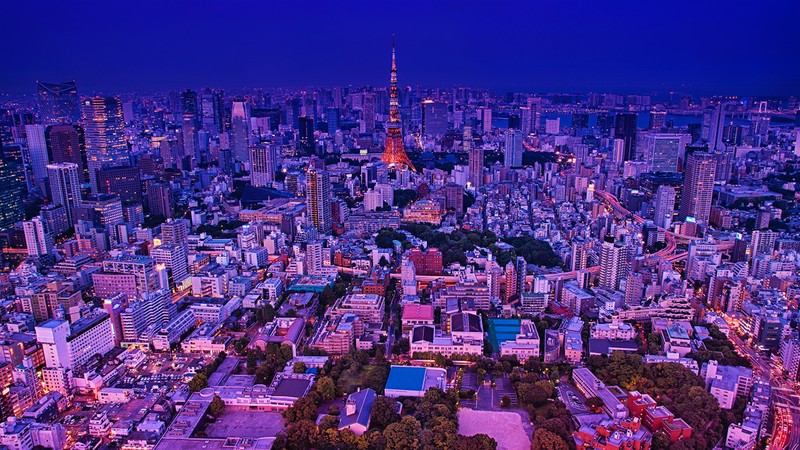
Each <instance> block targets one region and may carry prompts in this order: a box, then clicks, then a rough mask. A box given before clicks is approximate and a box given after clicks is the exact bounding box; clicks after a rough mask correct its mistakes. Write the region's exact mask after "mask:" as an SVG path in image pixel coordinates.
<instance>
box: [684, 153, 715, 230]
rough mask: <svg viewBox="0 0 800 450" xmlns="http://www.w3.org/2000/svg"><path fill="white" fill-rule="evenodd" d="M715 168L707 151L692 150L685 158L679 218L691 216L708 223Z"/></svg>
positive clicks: (712, 158) (712, 159)
mask: <svg viewBox="0 0 800 450" xmlns="http://www.w3.org/2000/svg"><path fill="white" fill-rule="evenodd" d="M715 170H716V167H715V163H714V157H713V156H712V155H710V154H709V153H706V152H694V153H692V154H690V155H689V156H688V157H687V158H686V170H684V181H683V190H682V191H681V208H680V219H682V220H683V219H686V218H687V217H693V218H694V219H695V220H696V221H698V222H703V223H708V218H709V216H710V215H711V197H712V195H713V193H714V171H715Z"/></svg>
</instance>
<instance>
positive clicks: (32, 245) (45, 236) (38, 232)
mask: <svg viewBox="0 0 800 450" xmlns="http://www.w3.org/2000/svg"><path fill="white" fill-rule="evenodd" d="M22 230H23V231H24V232H25V245H26V246H27V249H28V256H33V257H36V258H42V257H49V256H50V255H51V254H52V253H53V237H52V236H51V235H50V233H49V232H48V231H47V230H46V229H45V226H44V222H43V221H42V218H41V217H39V216H37V217H34V218H33V219H31V220H26V221H24V222H22Z"/></svg>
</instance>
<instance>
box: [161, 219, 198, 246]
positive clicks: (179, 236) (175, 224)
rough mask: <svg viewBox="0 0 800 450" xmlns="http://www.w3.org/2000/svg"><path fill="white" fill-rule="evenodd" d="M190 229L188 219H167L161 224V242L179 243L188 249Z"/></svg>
mask: <svg viewBox="0 0 800 450" xmlns="http://www.w3.org/2000/svg"><path fill="white" fill-rule="evenodd" d="M190 230H191V225H190V223H189V220H188V219H167V221H166V222H164V223H162V224H161V243H162V244H178V245H182V246H183V247H186V248H187V249H188V248H189V231H190Z"/></svg>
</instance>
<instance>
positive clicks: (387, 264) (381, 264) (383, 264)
mask: <svg viewBox="0 0 800 450" xmlns="http://www.w3.org/2000/svg"><path fill="white" fill-rule="evenodd" d="M378 264H379V265H380V266H381V267H388V266H389V261H387V260H386V257H385V256H381V260H380V261H378Z"/></svg>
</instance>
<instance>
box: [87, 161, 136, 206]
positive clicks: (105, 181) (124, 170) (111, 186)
mask: <svg viewBox="0 0 800 450" xmlns="http://www.w3.org/2000/svg"><path fill="white" fill-rule="evenodd" d="M97 191H98V192H99V193H101V194H114V195H116V196H117V197H119V199H120V200H122V201H123V202H125V203H141V202H142V174H141V172H140V171H139V168H138V167H132V166H117V167H104V168H102V169H100V170H99V171H98V172H97Z"/></svg>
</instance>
